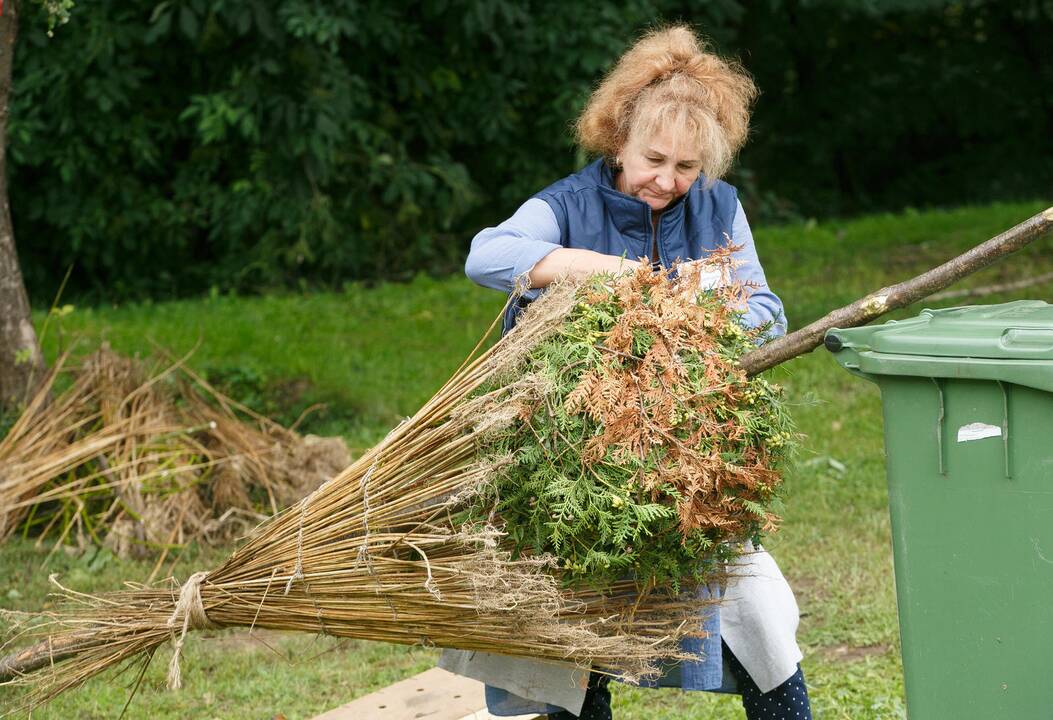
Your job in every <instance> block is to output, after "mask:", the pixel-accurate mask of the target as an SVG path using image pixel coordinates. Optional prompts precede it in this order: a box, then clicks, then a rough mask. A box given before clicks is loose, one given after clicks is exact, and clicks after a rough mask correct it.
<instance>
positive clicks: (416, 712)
mask: <svg viewBox="0 0 1053 720" xmlns="http://www.w3.org/2000/svg"><path fill="white" fill-rule="evenodd" d="M491 717H493V716H491V715H490V713H488V712H487V711H486V700H485V699H484V697H483V684H482V683H481V682H479V681H477V680H472V679H470V678H466V677H461V676H460V675H454V674H453V673H451V672H447V671H446V670H443V669H441V668H432V669H431V670H425V671H424V672H422V673H420V674H419V675H414V676H413V677H411V678H407V679H406V680H402V681H400V682H397V683H395V684H394V685H388V686H387V687H386V688H383V689H381V690H377V691H376V692H374V693H370V694H369V695H366V696H364V697H360V698H358V699H357V700H352V701H351V702H349V703H348V704H346V705H341V706H340V707H338V708H334V709H332V710H330V711H328V712H324V713H322V714H321V715H318V716H316V717H315V718H314V720H490V718H491ZM536 717H538V716H537V715H518V716H516V717H515V718H511V719H510V720H533V718H536ZM506 720H508V719H506Z"/></svg>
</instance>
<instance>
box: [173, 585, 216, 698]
mask: <svg viewBox="0 0 1053 720" xmlns="http://www.w3.org/2000/svg"><path fill="white" fill-rule="evenodd" d="M207 575H208V572H206V571H201V572H196V573H194V574H193V575H191V576H190V577H189V578H187V581H186V582H185V583H183V586H182V587H181V588H180V589H179V599H178V600H177V601H176V606H175V610H173V611H172V614H171V615H169V616H168V622H167V625H168V627H169V628H170V629H171V632H172V643H173V645H174V649H173V651H172V659H171V661H169V663H168V689H169V690H178V689H179V688H181V687H182V686H183V676H182V673H181V672H180V670H179V658H180V656H181V655H182V653H183V642H184V641H185V640H186V634H187V631H188V630H203V629H205V628H210V627H216V625H215V623H213V622H212V621H211V620H209V619H208V615H207V614H205V606H204V604H202V602H201V583H203V582H204V581H205V577H206V576H207ZM180 618H182V619H183V626H182V628H181V629H180V631H179V637H178V638H177V637H176V632H175V628H176V625H177V624H178V623H179V619H180Z"/></svg>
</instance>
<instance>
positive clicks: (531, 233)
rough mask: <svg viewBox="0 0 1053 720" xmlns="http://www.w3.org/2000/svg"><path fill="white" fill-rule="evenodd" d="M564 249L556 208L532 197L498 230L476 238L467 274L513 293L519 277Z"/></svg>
mask: <svg viewBox="0 0 1053 720" xmlns="http://www.w3.org/2000/svg"><path fill="white" fill-rule="evenodd" d="M560 247H562V244H561V243H560V230H559V224H558V223H557V222H556V215H555V213H553V212H552V208H551V207H549V205H548V203H547V202H545V201H544V200H541V199H539V198H530V199H529V200H527V201H526V202H525V203H523V204H522V206H520V208H519V209H518V210H516V212H515V214H514V215H512V217H510V218H508V219H507V220H505V221H504V222H503V223H501V224H500V225H498V226H497V227H489V228H486V229H484V230H480V231H479V234H477V235H476V236H475V237H474V238H473V239H472V247H471V249H470V250H469V251H468V259H467V260H466V261H465V263H464V272H465V274H466V275H467V276H468V277H469V278H471V279H472V280H473V281H475V282H477V283H478V284H480V285H482V286H484V287H488V288H493V289H494V290H502V291H504V292H511V291H512V289H513V288H514V287H515V283H516V280H517V279H518V278H520V277H522V276H523V275H525V274H526V273H529V272H530V271H531V270H532V269H533V268H534V266H535V265H536V264H537V263H538V261H540V260H541V259H542V258H544V257H545V256H546V255H548V254H549V253H551V252H552V251H553V250H557V249H559V248H560ZM539 292H540V289H539V288H534V289H532V290H529V291H528V292H527V293H525V295H524V297H526V298H528V299H533V298H534V297H535V296H537V294H538V293H539Z"/></svg>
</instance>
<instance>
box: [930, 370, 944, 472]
mask: <svg viewBox="0 0 1053 720" xmlns="http://www.w3.org/2000/svg"><path fill="white" fill-rule="evenodd" d="M929 379H930V380H932V384H933V385H935V386H936V397H937V398H938V399H939V401H940V415H939V417H937V418H936V454H937V460H938V467H939V470H940V475H944V476H946V475H947V470H946V469H945V468H944V466H943V417H944V411H943V385H942V384H941V383H940V380H939V378H929Z"/></svg>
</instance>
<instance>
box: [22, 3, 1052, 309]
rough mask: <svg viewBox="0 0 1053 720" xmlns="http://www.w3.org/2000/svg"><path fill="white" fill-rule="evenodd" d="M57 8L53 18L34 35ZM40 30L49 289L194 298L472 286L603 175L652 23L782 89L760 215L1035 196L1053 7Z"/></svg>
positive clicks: (122, 23) (743, 172) (26, 40)
mask: <svg viewBox="0 0 1053 720" xmlns="http://www.w3.org/2000/svg"><path fill="white" fill-rule="evenodd" d="M33 12H37V13H40V14H44V13H45V10H44V9H43V8H41V7H39V6H37V5H32V6H28V7H27V8H26V14H27V15H29V16H31V14H32V13H33ZM72 14H73V20H72V23H73V25H75V26H76V29H77V31H76V32H70V31H69V28H70V27H73V25H70V26H65V27H58V28H56V29H55V32H54V37H53V38H50V39H49V38H48V37H47V28H48V23H47V21H46V18H43V17H40V18H32V17H28V18H27V22H25V23H24V28H25V31H24V33H23V35H22V37H21V38H20V47H19V52H18V54H17V57H16V68H15V81H14V85H15V87H14V96H13V101H12V109H11V121H10V126H9V143H10V149H9V158H10V161H11V162H10V164H11V165H12V168H11V200H12V207H13V209H14V215H15V218H14V219H15V226H16V232H17V234H18V237H19V238H20V252H21V254H22V258H23V265H24V270H25V275H26V282H27V285H28V287H29V289H30V291H31V292H32V293H33V294H34V295H35V296H36V297H38V298H46V297H50V296H51V294H52V293H53V291H54V289H55V287H56V286H57V283H58V280H59V279H60V278H61V276H62V274H63V270H64V268H65V267H66V266H67V265H68V264H70V263H74V264H75V266H76V269H75V273H74V276H73V279H72V281H71V287H72V291H73V292H74V293H77V294H83V293H93V294H95V295H97V296H101V297H106V298H114V299H118V298H126V297H142V296H155V297H156V296H169V295H175V294H187V293H195V292H199V291H201V290H203V289H205V288H208V287H213V286H215V287H219V288H224V289H227V288H230V289H237V290H242V291H246V290H257V289H261V288H267V287H276V286H282V287H290V286H291V287H296V286H298V285H301V284H311V285H330V286H332V285H339V284H340V283H342V282H344V281H346V280H354V279H368V278H377V277H388V278H404V277H408V276H410V275H411V274H413V273H415V272H418V271H420V270H422V269H424V270H428V271H431V272H445V271H454V270H456V269H457V268H458V267H459V265H460V262H461V260H462V259H463V256H464V254H465V252H466V249H467V243H468V240H469V238H470V237H471V235H472V234H473V233H474V232H475V231H476V230H477V229H478V228H479V227H482V226H484V225H486V224H488V223H492V222H494V221H496V220H498V219H500V218H502V217H504V216H506V215H507V214H508V213H509V212H510V211H511V210H512V209H514V207H515V206H516V205H517V204H518V203H519V202H521V201H522V200H523V199H524V198H526V197H529V196H530V195H531V194H532V193H534V192H536V191H537V190H538V189H540V188H541V187H543V186H545V185H546V184H548V183H549V182H552V181H553V180H554V179H556V178H558V177H560V176H562V175H564V174H566V173H567V172H569V171H571V170H572V169H574V168H575V167H577V166H579V165H580V164H581V163H582V162H583V161H584V158H583V157H581V156H580V155H579V154H578V153H577V152H576V151H575V149H574V147H573V145H572V142H571V140H570V133H569V128H568V125H569V123H570V121H571V120H572V119H573V117H574V116H575V114H576V110H577V109H578V108H579V107H580V104H581V103H582V101H583V100H584V98H585V96H586V95H587V93H588V90H589V88H590V87H591V86H592V85H593V83H595V82H596V80H597V79H598V78H599V77H600V75H601V74H602V72H603V70H604V69H605V68H606V67H608V66H609V64H610V63H611V61H612V60H613V59H614V58H616V57H617V56H618V55H619V54H620V53H621V52H622V51H623V50H624V49H625V47H626V45H627V43H628V42H630V41H631V39H632V38H633V37H634V36H635V35H636V34H638V33H639V32H640V31H641V30H642V29H644V28H646V27H647V26H648V25H650V24H652V23H654V22H656V21H659V20H662V19H665V20H687V21H689V22H692V23H694V24H695V25H696V26H697V27H699V28H700V29H702V30H703V31H704V32H705V33H706V34H707V35H709V36H710V37H712V38H713V40H714V41H715V43H716V44H717V45H718V46H719V47H720V48H722V49H725V50H727V51H729V52H731V53H733V54H736V55H738V56H740V57H741V58H742V60H743V62H744V64H745V65H746V67H747V68H748V69H749V70H750V71H751V72H753V73H754V75H755V76H756V78H757V81H758V84H759V86H760V87H761V89H762V91H763V95H762V97H761V100H760V102H759V104H758V107H757V112H756V115H755V132H754V135H753V139H752V140H751V143H750V145H749V146H748V147H747V150H746V151H745V153H744V155H743V157H742V160H741V163H740V167H739V169H738V170H737V172H736V174H735V176H734V177H733V178H732V181H733V182H735V183H736V184H737V185H738V186H739V187H740V190H741V191H742V194H743V196H744V198H745V200H746V201H747V203H748V209H749V211H750V213H751V216H752V217H753V218H754V219H755V220H758V219H760V220H763V219H777V218H779V217H786V216H788V215H790V216H792V215H794V214H809V215H811V214H816V215H827V214H831V213H845V212H855V211H858V210H865V209H874V208H886V207H898V206H902V205H904V204H911V205H915V206H918V205H924V204H929V203H956V202H963V201H973V200H978V199H988V198H992V197H1005V196H1012V195H1031V196H1033V195H1036V194H1039V192H1041V191H1042V189H1043V188H1047V187H1048V184H1049V182H1051V181H1053V178H1051V177H1050V176H1051V175H1053V169H1051V168H1050V164H1049V163H1044V164H1043V163H1042V162H1041V159H1042V158H1043V157H1048V156H1049V152H1050V151H1051V150H1053V147H1051V145H1053V139H1051V138H1053V99H1051V96H1050V95H1049V93H1044V92H1040V91H1038V88H1044V87H1049V86H1051V85H1053V56H1051V54H1050V53H1048V52H1045V51H1044V48H1046V44H1047V43H1048V36H1049V32H1050V30H1053V3H1051V2H1050V0H1030V1H1029V2H1018V3H1001V2H996V1H995V0H968V1H965V2H936V1H935V0H925V1H916V2H906V1H905V0H903V1H899V2H877V0H856V1H855V2H849V3H844V2H837V3H835V2H832V1H825V0H823V1H820V0H769V1H768V2H757V3H746V2H740V1H739V0H715V1H714V2H709V3H685V2H682V0H679V1H674V0H619V1H618V2H607V1H604V0H583V1H582V2H575V3H566V2H560V1H558V0H533V1H532V2H525V3H524V2H513V1H512V0H461V1H459V2H454V1H451V0H423V1H422V2H415V3H406V2H398V1H396V2H390V0H333V1H332V2H327V3H318V2H307V1H306V0H284V1H283V2H274V1H273V0H271V1H268V0H243V1H241V2H229V1H228V0H181V1H179V2H170V1H165V2H161V3H157V2H156V0H152V1H150V2H146V1H136V0H122V2H119V3H103V2H99V1H98V0H84V2H77V3H76V5H75V7H74V8H73V11H72Z"/></svg>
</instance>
